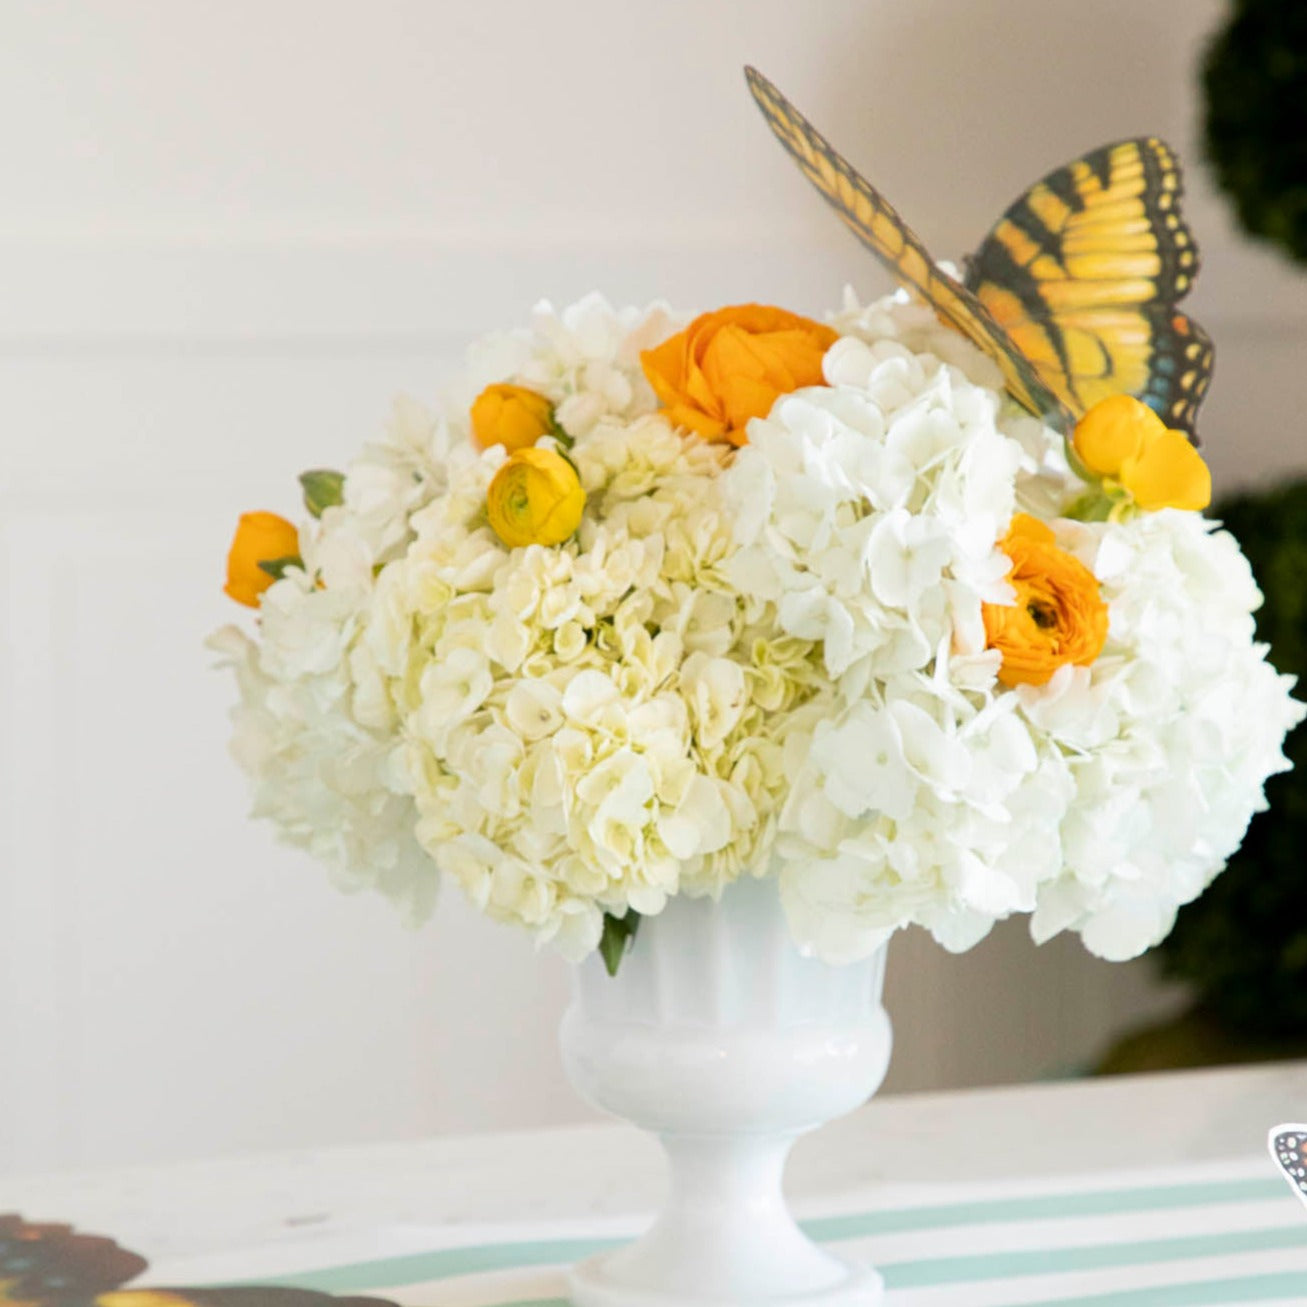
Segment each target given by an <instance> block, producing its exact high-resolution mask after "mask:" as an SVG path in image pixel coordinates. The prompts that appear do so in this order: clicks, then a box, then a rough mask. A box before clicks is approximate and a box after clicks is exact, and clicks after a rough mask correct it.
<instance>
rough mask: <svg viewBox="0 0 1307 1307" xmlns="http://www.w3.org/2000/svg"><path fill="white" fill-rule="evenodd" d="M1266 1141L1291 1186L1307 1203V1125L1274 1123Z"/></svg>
mask: <svg viewBox="0 0 1307 1307" xmlns="http://www.w3.org/2000/svg"><path fill="white" fill-rule="evenodd" d="M1266 1143H1267V1147H1269V1148H1270V1150H1271V1157H1272V1158H1273V1159H1274V1161H1275V1163H1276V1165H1277V1166H1279V1168H1280V1170H1281V1171H1283V1172H1284V1178H1285V1179H1286V1180H1287V1181H1288V1182H1289V1188H1290V1189H1292V1190H1293V1191H1294V1193H1296V1194H1297V1195H1298V1197H1299V1198H1301V1199H1302V1200H1303V1202H1304V1203H1307V1125H1293V1124H1292V1123H1290V1124H1287V1125H1273V1126H1272V1127H1271V1132H1270V1135H1269V1136H1268V1137H1267V1140H1266Z"/></svg>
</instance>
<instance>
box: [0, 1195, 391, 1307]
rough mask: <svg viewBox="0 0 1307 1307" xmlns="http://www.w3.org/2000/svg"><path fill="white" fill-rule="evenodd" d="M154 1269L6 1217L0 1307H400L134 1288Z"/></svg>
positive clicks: (65, 1230) (282, 1292)
mask: <svg viewBox="0 0 1307 1307" xmlns="http://www.w3.org/2000/svg"><path fill="white" fill-rule="evenodd" d="M148 1265H149V1263H148V1262H147V1261H146V1260H145V1258H144V1257H140V1256H138V1255H137V1254H136V1253H133V1252H128V1251H127V1249H125V1248H120V1247H119V1246H118V1244H116V1243H115V1242H114V1241H113V1240H112V1239H106V1238H103V1237H102V1236H100V1235H93V1234H80V1233H78V1232H77V1231H75V1230H73V1229H72V1227H71V1226H67V1225H53V1224H36V1223H35V1222H31V1221H27V1220H24V1219H23V1218H22V1217H21V1216H19V1215H17V1214H16V1213H12V1212H11V1213H6V1214H0V1307H395V1304H394V1303H392V1302H390V1301H389V1300H388V1299H384V1298H345V1297H341V1298H338V1297H334V1296H333V1295H331V1294H327V1293H319V1292H317V1291H316V1290H313V1289H294V1288H283V1287H281V1286H278V1285H246V1286H241V1287H236V1288H230V1289H225V1288H217V1289H166V1288H158V1289H155V1288H134V1287H132V1286H130V1285H128V1283H127V1281H129V1280H132V1279H134V1278H135V1277H136V1276H138V1275H140V1274H141V1273H142V1272H143V1271H144V1270H145V1269H146V1268H147V1267H148Z"/></svg>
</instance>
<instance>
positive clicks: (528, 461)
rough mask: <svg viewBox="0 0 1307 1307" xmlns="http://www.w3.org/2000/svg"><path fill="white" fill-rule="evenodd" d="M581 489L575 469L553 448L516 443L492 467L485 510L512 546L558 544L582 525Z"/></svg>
mask: <svg viewBox="0 0 1307 1307" xmlns="http://www.w3.org/2000/svg"><path fill="white" fill-rule="evenodd" d="M584 509H585V491H584V490H582V489H581V482H580V480H579V478H578V477H577V475H576V469H575V468H574V467H573V466H572V465H571V463H569V462H568V461H567V459H565V458H564V457H563V456H562V455H561V454H559V453H556V452H555V451H554V450H552V449H534V448H532V449H519V450H518V451H517V453H516V454H510V455H509V457H508V459H507V461H506V462H505V463H504V465H503V466H502V467H501V468H500V469H499V471H498V472H496V473H495V475H494V477H493V479H492V480H491V482H490V487H489V489H488V490H487V491H486V514H487V516H488V517H489V518H490V525H491V527H492V528H493V529H494V532H495V534H496V535H497V536H498V537H499V538H500V539H501V540H502V541H503V542H504V543H505V544H506V545H507V546H508V547H509V548H510V549H520V548H522V547H523V546H524V545H561V544H562V543H563V541H564V540H566V539H567V538H568V536H570V535H572V534H573V533H574V532H575V531H576V529H577V527H579V526H580V525H581V514H582V512H583V510H584Z"/></svg>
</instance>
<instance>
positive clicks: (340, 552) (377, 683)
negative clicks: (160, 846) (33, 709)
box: [210, 514, 437, 921]
mask: <svg viewBox="0 0 1307 1307" xmlns="http://www.w3.org/2000/svg"><path fill="white" fill-rule="evenodd" d="M332 516H333V517H334V519H335V521H336V522H337V523H338V524H339V526H341V527H343V526H344V525H345V519H343V518H342V517H341V516H340V515H339V514H333V515H332ZM301 545H302V548H303V549H304V553H305V564H306V569H307V570H305V571H301V570H299V569H292V570H291V571H289V572H288V573H287V574H286V575H285V576H284V577H283V578H282V579H281V580H280V581H278V582H276V583H275V584H274V585H273V586H272V587H271V588H270V589H269V590H267V591H266V593H265V594H264V597H263V603H262V605H261V607H260V639H259V640H258V641H257V642H256V641H254V640H252V639H251V638H250V637H249V636H248V635H246V634H245V633H244V632H243V631H241V630H240V629H239V628H237V627H234V626H231V627H226V628H224V629H223V630H221V631H219V632H217V634H216V635H215V636H214V637H213V638H212V639H211V641H210V648H212V649H213V650H215V652H217V653H219V654H220V655H221V656H222V659H223V662H224V663H225V664H226V665H228V666H230V667H231V668H232V669H233V670H234V672H235V674H236V679H237V685H238V688H239V690H240V701H239V702H238V703H237V705H236V707H235V708H234V709H233V711H232V722H233V726H234V733H233V738H232V744H231V748H232V753H233V756H234V757H235V758H236V761H237V762H238V763H239V764H240V765H241V767H242V768H243V769H244V770H245V771H246V773H247V774H248V775H249V777H250V781H251V784H252V788H253V800H254V802H253V813H254V815H255V816H259V817H267V818H269V819H270V820H271V821H272V822H273V823H274V825H275V826H276V827H277V829H278V831H279V833H280V835H281V837H282V838H283V839H284V840H285V841H286V842H287V843H290V844H295V845H298V846H300V847H302V848H305V849H307V850H308V851H309V852H310V853H312V854H313V855H314V857H316V858H318V859H319V860H320V861H322V862H323V863H325V864H326V865H327V867H329V868H330V870H331V872H332V874H333V878H334V880H335V881H336V883H337V885H339V886H340V888H342V889H346V890H359V889H376V890H379V891H380V892H381V893H383V894H385V895H386V896H387V897H389V898H390V899H392V900H394V901H395V902H396V903H397V904H399V905H400V907H401V908H402V909H403V911H404V913H405V915H406V916H408V917H409V918H410V919H412V920H414V921H417V920H421V919H422V918H423V917H425V916H426V915H427V913H428V912H429V911H430V908H431V904H432V902H433V900H434V897H435V892H436V884H437V877H436V875H435V873H434V869H433V868H432V866H431V863H430V859H429V858H427V857H426V855H425V854H424V853H423V852H422V850H421V848H420V847H419V846H418V843H417V841H416V839H415V836H414V825H415V820H416V815H415V811H414V806H413V800H412V797H411V796H410V795H409V793H408V792H407V790H408V782H407V775H406V772H405V769H404V767H403V765H402V757H401V755H400V746H399V743H398V741H397V740H396V738H395V735H394V729H395V724H396V719H395V715H394V713H393V710H392V709H391V706H390V702H389V696H388V692H387V690H386V688H385V686H384V683H383V681H382V679H381V677H380V676H379V674H378V671H377V669H376V668H375V665H374V664H373V662H372V659H371V658H370V657H369V655H368V653H367V650H366V648H365V647H364V645H363V644H362V641H361V636H362V632H363V620H362V619H363V616H364V613H365V611H366V606H367V604H368V603H369V602H370V597H371V579H370V578H371V567H372V561H371V556H370V554H369V552H368V550H367V547H366V545H364V544H363V543H362V542H361V540H359V539H358V538H357V537H354V536H352V535H351V533H350V532H349V531H348V529H337V530H334V531H333V530H332V529H331V528H330V526H325V527H324V529H323V530H322V531H321V532H320V533H318V534H317V535H316V536H315V535H313V534H311V533H309V532H307V531H306V532H302V533H301ZM360 557H362V558H363V559H364V560H366V561H365V562H364V565H363V566H362V568H361V569H357V570H356V569H355V568H354V567H353V566H352V565H351V564H352V563H353V562H354V561H357V560H358V559H359V558H360ZM343 560H350V561H349V562H345V561H343ZM319 577H325V578H327V581H326V583H325V584H323V585H321V586H320V585H318V584H317V583H316V580H315V578H319Z"/></svg>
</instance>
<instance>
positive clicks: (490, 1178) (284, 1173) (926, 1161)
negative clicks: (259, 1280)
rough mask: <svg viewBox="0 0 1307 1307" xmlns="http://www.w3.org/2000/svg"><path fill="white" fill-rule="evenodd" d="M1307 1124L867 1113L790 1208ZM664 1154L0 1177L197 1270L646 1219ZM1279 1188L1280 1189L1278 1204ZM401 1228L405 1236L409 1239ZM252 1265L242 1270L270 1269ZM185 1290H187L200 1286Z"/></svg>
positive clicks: (1194, 1110)
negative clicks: (284, 1256) (272, 1257)
mask: <svg viewBox="0 0 1307 1307" xmlns="http://www.w3.org/2000/svg"><path fill="white" fill-rule="evenodd" d="M1304 1118H1307V1062H1293V1063H1278V1064H1273V1065H1269V1066H1265V1067H1258V1068H1247V1069H1234V1070H1219V1071H1206V1072H1183V1073H1182V1072H1173V1073H1168V1074H1165V1075H1150V1076H1123V1077H1116V1078H1110V1079H1102V1080H1085V1081H1075V1082H1066V1083H1057V1084H1043V1085H1031V1086H1020V1087H1014V1088H1004V1089H986V1090H978V1091H968V1092H958V1093H944V1094H911V1095H901V1096H896V1097H886V1098H881V1099H876V1100H873V1101H872V1102H871V1103H869V1104H868V1105H867V1106H866V1107H864V1108H862V1109H860V1110H859V1111H858V1112H856V1113H854V1114H853V1115H852V1116H850V1117H847V1118H845V1119H844V1120H843V1121H840V1122H836V1123H835V1124H833V1125H831V1126H828V1127H826V1128H825V1129H824V1130H822V1131H820V1132H818V1133H817V1134H816V1135H813V1136H811V1137H809V1138H807V1139H805V1140H803V1141H802V1142H801V1143H800V1144H799V1146H798V1148H797V1149H796V1152H795V1155H794V1158H793V1162H792V1164H791V1167H790V1171H789V1174H788V1180H787V1187H788V1190H789V1192H790V1194H791V1195H792V1197H793V1199H794V1202H795V1206H796V1208H797V1209H798V1210H799V1211H800V1213H802V1212H803V1210H804V1209H805V1207H810V1206H811V1205H812V1204H814V1203H818V1204H819V1203H820V1202H821V1201H822V1199H823V1197H824V1196H828V1195H832V1194H838V1193H841V1192H843V1191H846V1190H849V1189H853V1188H857V1189H860V1190H862V1191H863V1192H865V1191H866V1190H867V1188H868V1186H869V1185H879V1184H884V1185H885V1186H886V1188H887V1191H900V1192H905V1193H909V1194H910V1192H911V1188H912V1186H913V1185H914V1184H925V1183H927V1182H928V1183H930V1184H932V1185H935V1186H938V1184H939V1182H940V1180H941V1178H943V1177H944V1176H945V1174H947V1175H948V1176H950V1177H952V1178H954V1179H956V1180H957V1181H958V1182H959V1183H966V1182H972V1181H992V1180H996V1179H1000V1178H1005V1179H1012V1180H1020V1179H1023V1178H1028V1179H1030V1180H1032V1181H1038V1180H1046V1179H1047V1178H1050V1177H1056V1176H1061V1175H1067V1176H1076V1177H1084V1176H1093V1175H1094V1174H1095V1173H1109V1172H1120V1171H1125V1170H1132V1169H1139V1168H1147V1167H1153V1166H1159V1167H1165V1166H1174V1165H1178V1164H1180V1165H1187V1166H1188V1165H1192V1167H1193V1174H1194V1175H1195V1176H1201V1175H1202V1173H1203V1172H1204V1170H1205V1169H1206V1168H1207V1167H1208V1166H1209V1165H1210V1164H1213V1163H1217V1162H1222V1161H1228V1160H1229V1159H1244V1160H1246V1161H1248V1162H1249V1163H1254V1164H1255V1163H1256V1161H1257V1159H1265V1161H1266V1165H1267V1167H1268V1169H1267V1172H1266V1174H1267V1175H1268V1176H1270V1175H1273V1174H1274V1172H1273V1171H1272V1170H1270V1169H1269V1166H1270V1164H1269V1158H1267V1156H1266V1132H1267V1130H1268V1128H1269V1127H1270V1126H1271V1125H1273V1124H1276V1123H1278V1122H1282V1121H1294V1120H1303V1119H1304ZM662 1183H663V1175H662V1166H661V1160H660V1156H659V1152H658V1148H657V1145H656V1144H655V1143H653V1142H652V1141H651V1140H649V1139H647V1138H645V1137H644V1136H642V1135H640V1134H638V1133H637V1132H636V1131H634V1130H632V1129H629V1128H627V1127H625V1126H622V1125H606V1124H597V1125H591V1126H580V1127H573V1128H567V1129H558V1130H549V1131H534V1132H530V1133H516V1134H497V1135H483V1136H465V1137H458V1138H434V1139H425V1140H420V1141H409V1142H398V1143H393V1144H386V1145H381V1146H375V1145H370V1146H367V1147H354V1148H325V1149H321V1150H314V1151H307V1152H295V1153H284V1154H269V1155H264V1156H257V1157H244V1158H235V1159H224V1160H214V1161H199V1162H192V1163H186V1164H180V1165H171V1166H153V1167H145V1168H127V1169H119V1170H107V1171H97V1172H65V1173H56V1174H46V1175H27V1176H19V1175H9V1176H3V1177H0V1211H5V1210H8V1211H20V1212H22V1213H23V1214H24V1215H25V1216H27V1217H28V1218H29V1219H35V1220H51V1219H56V1220H60V1221H70V1222H72V1223H74V1224H75V1225H77V1226H78V1227H80V1228H81V1229H83V1230H87V1231H93V1232H97V1233H105V1234H110V1235H112V1236H113V1237H114V1238H115V1239H117V1240H118V1241H119V1242H120V1243H122V1244H124V1245H125V1246H126V1247H129V1248H133V1249H135V1250H137V1251H139V1252H142V1253H144V1254H145V1255H146V1256H147V1257H149V1258H150V1260H151V1261H152V1262H154V1263H155V1264H156V1267H157V1268H158V1269H162V1266H160V1265H159V1264H161V1263H162V1264H166V1266H167V1267H168V1269H169V1270H170V1271H171V1270H172V1269H173V1268H174V1267H175V1268H177V1270H179V1271H180V1270H182V1269H185V1270H187V1271H189V1272H190V1273H191V1274H192V1275H197V1276H198V1275H202V1274H203V1271H204V1266H205V1263H206V1261H207V1260H208V1259H209V1258H210V1257H212V1256H215V1255H220V1254H222V1253H224V1252H226V1253H230V1251H231V1250H233V1249H246V1248H248V1249H252V1250H255V1252H257V1250H258V1249H259V1248H260V1247H264V1248H267V1247H273V1246H275V1247H279V1248H284V1247H285V1245H286V1243H287V1242H288V1241H290V1242H296V1241H303V1242H305V1244H306V1245H307V1244H311V1243H316V1242H320V1241H322V1240H326V1239H330V1240H333V1241H334V1242H335V1243H336V1244H337V1245H338V1246H339V1245H341V1242H342V1241H344V1243H345V1244H348V1243H349V1242H350V1240H351V1237H352V1236H353V1237H357V1238H359V1239H370V1240H371V1244H370V1246H371V1247H373V1248H375V1246H376V1241H377V1238H378V1237H379V1236H378V1232H381V1231H384V1232H386V1241H387V1246H388V1247H390V1248H391V1250H392V1251H394V1252H396V1253H402V1252H403V1251H405V1248H406V1246H407V1245H408V1243H409V1242H411V1245H412V1246H413V1247H418V1246H422V1245H423V1241H426V1242H428V1243H429V1242H430V1238H431V1235H432V1233H433V1231H435V1232H444V1233H446V1234H448V1233H449V1231H450V1230H451V1228H469V1229H472V1228H479V1229H483V1230H484V1229H485V1228H487V1227H492V1228H493V1227H499V1226H503V1227H505V1228H511V1227H512V1226H513V1225H515V1224H522V1223H538V1222H552V1221H562V1220H572V1221H574V1220H577V1219H582V1220H586V1219H593V1220H594V1221H596V1222H597V1223H599V1224H608V1223H610V1222H611V1220H612V1218H614V1217H618V1218H620V1217H629V1216H632V1215H637V1214H640V1213H645V1212H650V1211H652V1209H653V1208H654V1207H655V1205H656V1204H657V1201H658V1198H659V1195H660V1190H661V1186H662ZM1286 1192H1287V1190H1286ZM406 1232H407V1233H406ZM258 1260H259V1259H258V1257H257V1256H256V1257H255V1259H254V1263H252V1264H251V1274H260V1273H262V1271H261V1269H260V1268H259V1266H258V1265H257V1264H255V1263H257V1262H258ZM192 1282H195V1281H194V1280H192Z"/></svg>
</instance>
